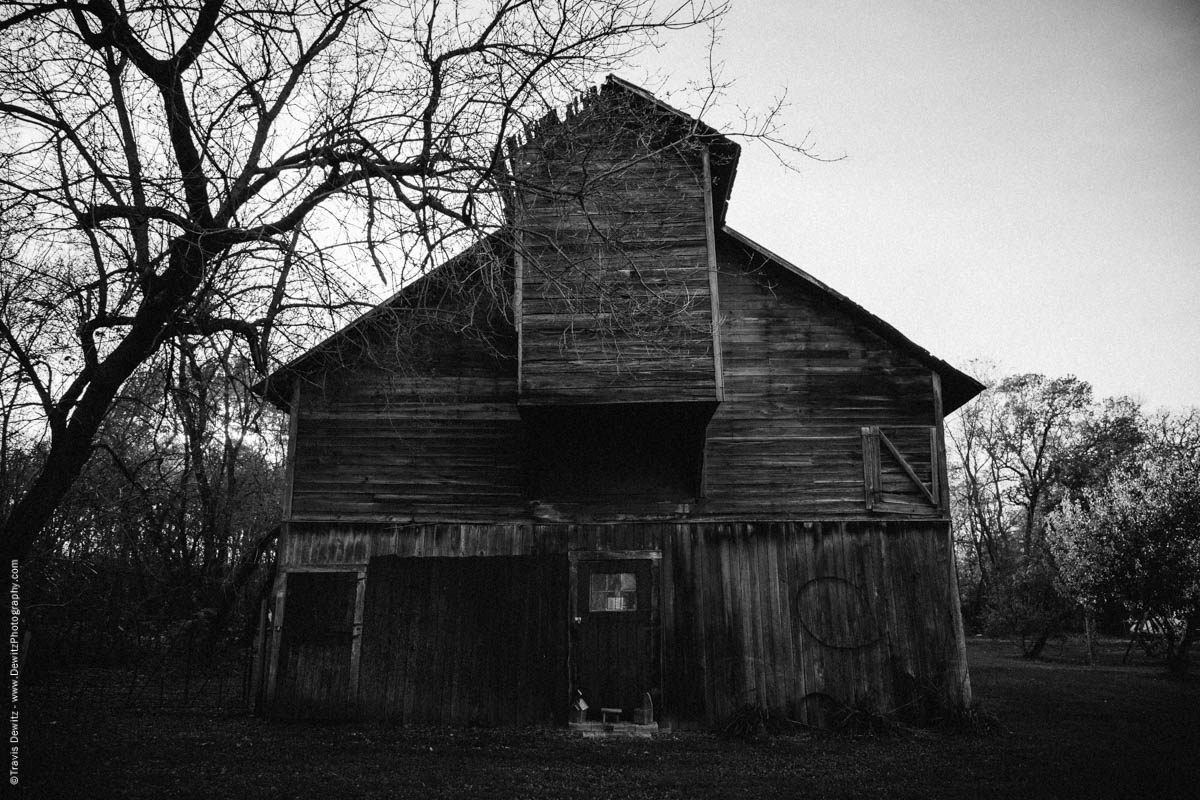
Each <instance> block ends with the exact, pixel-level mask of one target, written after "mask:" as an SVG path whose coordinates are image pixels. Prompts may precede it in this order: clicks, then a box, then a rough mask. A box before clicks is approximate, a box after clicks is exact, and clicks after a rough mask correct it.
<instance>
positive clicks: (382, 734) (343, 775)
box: [21, 639, 1200, 800]
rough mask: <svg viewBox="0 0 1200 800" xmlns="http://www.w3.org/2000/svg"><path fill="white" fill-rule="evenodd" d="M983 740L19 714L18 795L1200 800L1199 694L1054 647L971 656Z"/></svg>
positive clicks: (1106, 650) (1109, 655)
mask: <svg viewBox="0 0 1200 800" xmlns="http://www.w3.org/2000/svg"><path fill="white" fill-rule="evenodd" d="M968 651H969V655H970V660H971V677H972V682H973V685H974V688H975V693H976V695H977V697H978V698H979V699H980V700H981V702H982V703H983V706H984V707H985V709H986V710H987V711H989V712H990V713H991V714H993V715H995V717H997V718H998V720H999V726H998V729H997V730H996V731H995V732H993V733H990V734H986V735H981V734H980V733H977V732H976V733H972V732H963V731H952V730H903V731H900V732H897V733H893V734H890V735H887V736H875V737H862V736H860V737H851V736H848V735H845V734H834V733H824V732H807V733H804V734H800V735H796V736H787V737H775V738H771V739H768V740H766V741H763V742H759V743H749V742H742V741H729V740H723V739H720V738H717V737H715V736H712V735H707V734H669V735H664V736H662V737H660V738H658V739H655V740H653V741H620V742H618V741H601V742H596V741H583V740H580V739H573V738H571V737H569V736H568V735H567V734H565V733H564V732H560V731H555V730H546V729H519V730H474V729H414V728H394V727H384V726H379V725H374V724H338V725H314V724H299V723H290V724H283V723H275V722H270V721H266V720H262V719H257V718H254V717H249V716H244V715H232V716H231V715H218V716H213V715H188V714H180V713H147V712H144V711H143V712H139V713H135V712H128V711H99V710H96V711H87V710H80V709H64V708H57V709H54V708H51V707H45V708H29V709H27V710H26V711H25V712H24V718H25V720H26V721H27V724H26V726H25V727H24V731H25V734H24V741H23V742H22V745H21V750H22V756H23V759H22V764H21V766H22V770H21V774H22V788H24V789H25V790H26V792H25V793H26V795H27V796H31V797H39V798H60V797H61V798H74V797H79V798H108V797H114V798H115V797H132V798H201V797H203V798H239V797H260V798H264V800H265V799H266V798H343V797H344V798H357V797H364V798H384V797H387V798H450V797H455V798H457V797H465V798H473V797H478V798H496V799H497V800H500V799H502V798H793V797H794V798H801V797H804V798H808V797H811V798H851V797H889V798H890V797H895V798H922V800H929V799H931V798H957V797H971V798H988V797H1004V798H1074V797H1080V798H1089V799H1093V800H1094V799H1097V798H1143V797H1144V798H1161V799H1163V800H1166V799H1168V798H1179V800H1194V799H1195V798H1200V680H1198V679H1193V680H1192V681H1191V682H1187V683H1178V682H1172V681H1168V680H1166V679H1164V678H1163V677H1162V668H1161V666H1160V665H1158V664H1154V663H1151V662H1147V661H1145V660H1140V659H1137V658H1134V659H1131V662H1130V663H1129V664H1122V663H1121V656H1122V654H1123V652H1124V643H1123V642H1119V641H1116V640H1110V641H1107V642H1105V643H1104V647H1103V649H1102V652H1101V659H1100V661H1099V663H1098V665H1097V666H1088V665H1087V664H1086V663H1084V661H1083V658H1082V648H1081V647H1080V645H1079V644H1078V643H1077V642H1071V641H1068V642H1066V643H1064V644H1062V645H1060V646H1057V647H1056V646H1054V645H1052V646H1051V647H1050V648H1048V652H1047V653H1046V656H1047V657H1046V658H1045V659H1044V660H1042V661H1038V662H1027V661H1024V660H1022V659H1020V658H1019V657H1017V656H1016V652H1017V650H1016V647H1015V646H1014V645H1012V644H1010V643H1006V642H1001V641H992V640H984V639H975V640H972V641H971V642H970V643H969V646H968Z"/></svg>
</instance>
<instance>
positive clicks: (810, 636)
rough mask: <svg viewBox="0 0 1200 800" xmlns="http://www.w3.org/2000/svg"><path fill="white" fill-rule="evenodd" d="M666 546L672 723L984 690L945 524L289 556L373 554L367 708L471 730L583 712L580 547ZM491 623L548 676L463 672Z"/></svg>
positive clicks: (671, 530) (518, 532)
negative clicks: (578, 668) (572, 652)
mask: <svg viewBox="0 0 1200 800" xmlns="http://www.w3.org/2000/svg"><path fill="white" fill-rule="evenodd" d="M653 549H657V550H661V552H662V567H661V571H660V575H661V594H660V609H659V611H660V615H659V617H660V630H661V635H662V639H661V649H662V659H663V665H662V667H663V686H662V687H661V690H662V703H663V704H662V707H661V709H660V719H661V721H663V722H665V723H667V724H669V725H672V726H677V727H704V726H710V725H713V724H718V723H720V722H721V721H722V720H723V719H726V718H727V717H728V716H729V715H730V714H732V713H734V712H735V711H737V710H738V709H739V708H741V706H742V705H745V704H749V705H754V706H758V707H762V708H768V709H772V710H774V711H778V712H780V713H784V714H787V715H789V716H790V717H791V718H794V719H800V720H804V721H808V722H811V723H814V724H820V723H822V722H824V721H826V718H825V716H824V715H827V714H828V713H829V712H830V711H832V710H834V709H839V708H844V707H856V706H857V707H863V708H871V709H872V710H876V711H894V710H897V709H900V708H902V707H905V706H908V705H911V704H912V703H913V702H914V701H921V702H924V701H926V700H941V701H947V702H964V701H965V700H967V699H969V696H970V689H969V685H968V683H967V673H966V664H965V660H964V657H963V654H962V651H961V638H960V637H961V633H960V629H959V628H958V627H957V625H956V624H955V620H954V618H953V608H954V604H955V602H956V598H954V597H953V596H952V594H951V592H952V583H951V579H950V576H951V569H952V567H951V560H950V550H949V536H948V531H947V525H946V523H944V522H936V521H934V522H916V521H913V522H899V521H896V522H869V521H859V522H851V521H847V522H811V523H795V522H784V523H680V524H627V525H584V526H571V525H538V526H525V525H519V526H507V527H492V526H482V525H478V526H468V525H464V526H454V525H440V526H397V528H396V530H394V531H392V532H391V533H390V534H381V532H380V531H378V530H377V529H376V528H374V527H373V526H341V527H339V528H336V529H326V530H324V531H320V530H315V529H314V530H307V531H306V530H305V529H304V526H298V528H297V529H296V530H294V531H293V535H292V536H291V538H290V539H289V543H288V551H287V552H286V553H285V554H283V557H284V558H285V559H286V561H287V563H288V564H289V565H290V568H291V569H293V570H304V569H306V568H320V569H329V568H333V567H336V566H337V565H338V564H343V565H345V567H346V568H347V569H348V570H349V569H358V568H361V567H362V566H363V565H365V564H370V566H369V567H368V580H367V589H366V591H367V600H366V610H365V612H364V620H363V640H362V657H361V663H362V666H361V668H360V669H361V673H360V676H359V687H360V688H359V693H358V703H359V705H358V708H359V712H358V713H360V714H361V715H363V716H381V717H385V718H390V719H397V720H406V721H426V722H429V721H440V722H460V723H470V722H473V721H475V722H478V721H483V720H506V719H515V720H516V721H530V719H526V717H525V716H522V715H523V714H525V715H529V714H532V716H533V717H536V718H537V719H538V720H539V721H540V720H543V719H545V717H546V714H548V713H549V711H547V708H548V706H547V699H546V698H547V697H548V696H549V694H548V692H549V693H550V694H553V695H557V696H560V697H562V698H563V701H562V704H561V705H560V707H559V708H558V709H554V711H555V713H561V712H563V711H565V707H566V699H565V691H563V690H562V688H561V686H562V683H561V681H560V682H559V683H558V684H556V688H554V689H552V690H551V689H549V688H548V687H549V683H548V681H550V678H549V677H548V676H549V674H550V673H549V672H548V671H547V670H550V672H552V671H553V667H552V666H549V665H551V664H553V663H560V662H561V659H560V657H559V655H557V654H559V653H561V652H562V651H563V650H564V649H565V647H566V643H565V637H566V634H565V623H566V619H567V611H566V608H567V602H568V597H567V591H568V589H567V567H566V556H565V554H566V553H567V552H569V551H571V550H588V551H596V550H608V551H621V550H653ZM501 554H508V555H509V556H510V557H509V558H504V557H496V556H500V555H501ZM514 554H523V555H524V556H525V558H524V559H521V558H518V559H513V558H511V555H514ZM556 554H557V555H556ZM422 555H423V556H427V557H428V558H405V559H403V560H404V562H406V564H411V563H412V562H416V561H421V562H427V567H426V568H425V569H414V568H412V567H411V566H405V569H406V570H408V572H406V573H404V575H406V576H407V577H405V578H404V580H405V581H408V582H407V583H400V582H398V581H399V580H400V576H401V572H400V571H398V570H399V569H400V567H399V566H397V563H398V562H399V559H392V560H390V561H389V559H388V558H387V557H388V556H410V557H411V556H422ZM480 555H485V556H492V557H490V558H479V557H478V556H480ZM454 561H457V562H459V563H460V564H461V565H462V566H461V567H455V566H454V565H453V564H449V563H447V562H454ZM522 562H523V563H524V566H522ZM389 570H390V571H389ZM522 570H524V572H522ZM530 570H532V571H530ZM518 573H521V575H524V577H523V578H522V579H521V580H516V579H515V578H513V576H515V575H518ZM534 573H536V580H533V579H531V576H534ZM518 585H519V586H524V587H525V588H524V589H520V590H518V591H515V593H514V591H513V590H512V588H511V587H513V586H518ZM535 586H536V587H540V588H533V587H535ZM454 587H457V589H456V588H454ZM506 587H508V588H506ZM504 592H508V594H509V600H507V601H506V600H504V599H503V598H499V599H498V597H497V595H498V594H503V593H504ZM389 603H390V604H397V603H399V604H402V605H404V604H407V605H406V607H407V608H408V613H407V616H406V615H403V614H398V613H396V612H395V611H394V610H393V609H391V606H389ZM531 608H536V609H537V610H535V611H531V610H529V609H531ZM505 609H508V610H509V611H511V612H512V613H505V611H504V610H505ZM555 615H558V616H557V621H556V619H555ZM414 620H415V621H414ZM485 628H486V629H488V630H493V629H494V630H497V631H503V632H505V637H507V638H509V639H511V640H512V641H514V642H525V643H526V644H527V645H529V646H530V647H533V648H535V649H537V650H538V651H539V652H542V653H543V654H550V655H549V656H548V658H549V660H546V658H543V659H540V660H539V659H531V660H530V661H529V663H525V662H524V661H522V660H521V659H520V658H519V657H516V656H514V657H513V658H511V659H509V661H508V662H506V663H508V664H509V666H511V667H512V670H510V671H513V670H515V671H524V672H526V673H528V674H529V675H535V676H540V677H537V678H535V679H530V680H527V681H526V682H524V683H521V682H520V681H517V680H516V679H513V680H512V681H509V683H512V688H511V690H510V691H509V692H507V693H506V694H504V695H503V696H502V697H498V698H495V699H493V700H486V699H485V696H486V694H487V692H486V691H485V689H486V687H492V686H494V685H497V684H496V681H497V680H500V678H498V677H497V676H498V675H500V674H501V673H504V674H505V675H507V674H508V673H507V672H505V671H504V670H503V669H501V668H500V667H499V666H497V667H495V668H494V669H488V668H480V667H478V666H475V667H472V666H471V665H470V664H469V663H463V664H458V661H459V660H460V659H466V661H467V662H470V661H472V660H478V659H479V658H480V657H482V656H483V651H477V650H476V649H472V648H477V647H482V648H483V649H484V650H485V651H486V650H487V649H488V645H487V643H486V642H487V641H490V640H487V639H486V637H483V638H482V639H481V636H482V634H481V633H480V632H481V631H484V629H485ZM438 631H441V632H442V633H441V634H438V633H437V632H438ZM472 642H474V643H475V644H472ZM481 642H482V643H481ZM493 644H495V642H493ZM522 646H524V645H522ZM489 652H490V651H489ZM411 659H415V660H411ZM455 664H458V666H454V665H455ZM412 665H419V666H412ZM562 669H563V673H562V677H561V680H565V664H564V666H563V668H562ZM455 670H458V671H457V672H456V671H455ZM513 674H515V672H513ZM388 676H391V677H390V678H389V677H388ZM505 680H507V679H505ZM289 685H291V684H289ZM296 685H306V684H305V683H304V681H303V680H300V681H299V683H297V684H296ZM289 702H296V699H295V698H294V697H293V698H292V699H291V700H290V701H289ZM514 704H516V705H514ZM518 705H519V706H520V708H523V709H525V711H519V710H517V708H518Z"/></svg>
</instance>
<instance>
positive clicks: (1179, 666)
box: [1167, 612, 1200, 680]
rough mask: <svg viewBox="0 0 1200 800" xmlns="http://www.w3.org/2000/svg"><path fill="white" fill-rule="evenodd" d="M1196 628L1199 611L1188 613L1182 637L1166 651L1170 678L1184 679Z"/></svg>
mask: <svg viewBox="0 0 1200 800" xmlns="http://www.w3.org/2000/svg"><path fill="white" fill-rule="evenodd" d="M1197 628H1200V612H1192V613H1191V614H1188V616H1187V620H1186V623H1185V626H1184V630H1183V638H1182V639H1180V640H1179V644H1178V645H1176V646H1175V647H1174V648H1173V649H1172V650H1171V651H1170V652H1168V653H1167V672H1168V673H1169V674H1170V676H1171V677H1172V678H1175V679H1177V680H1184V679H1185V678H1187V676H1188V670H1189V667H1190V666H1191V653H1190V651H1191V648H1192V642H1193V641H1195V639H1196V631H1197Z"/></svg>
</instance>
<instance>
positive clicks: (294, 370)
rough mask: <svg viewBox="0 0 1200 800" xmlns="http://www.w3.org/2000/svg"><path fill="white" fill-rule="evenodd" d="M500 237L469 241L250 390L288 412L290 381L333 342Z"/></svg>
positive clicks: (378, 315)
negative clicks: (460, 249) (458, 250)
mask: <svg viewBox="0 0 1200 800" xmlns="http://www.w3.org/2000/svg"><path fill="white" fill-rule="evenodd" d="M502 238H503V235H502V233H501V232H499V231H493V232H491V233H488V234H486V235H484V236H481V237H480V238H479V239H477V240H476V241H475V242H472V243H471V244H470V245H468V246H467V247H465V248H464V249H463V250H462V251H460V252H458V253H456V254H454V255H453V256H451V257H450V258H447V259H446V260H445V261H443V262H441V263H440V264H437V265H435V266H431V267H430V268H429V269H427V270H425V271H424V272H422V273H421V274H420V275H418V276H417V277H416V278H413V279H412V280H411V281H409V282H408V283H406V284H404V285H403V286H401V287H400V288H399V289H397V290H396V291H394V292H392V294H391V295H390V296H389V297H387V298H386V299H384V300H381V301H380V302H378V303H376V304H375V305H373V306H371V308H369V309H367V310H366V311H364V312H363V313H362V314H360V315H359V316H357V317H355V318H354V319H352V320H350V321H349V322H347V323H346V324H345V325H343V326H342V327H340V328H338V329H337V330H336V331H333V332H332V333H330V334H329V335H327V336H326V337H325V338H324V339H321V341H319V342H317V343H316V344H314V345H313V346H312V347H309V348H308V349H307V350H305V351H304V352H303V353H300V354H299V355H297V356H296V357H294V358H293V359H291V360H290V361H288V362H287V363H285V364H282V365H281V366H279V367H276V368H275V369H274V370H272V371H271V372H270V373H269V374H268V375H266V376H265V377H264V378H263V379H262V380H260V381H259V382H258V383H255V384H254V385H253V386H251V387H250V391H252V392H253V393H255V394H257V395H259V396H261V397H262V398H264V399H265V400H267V401H268V402H270V403H271V404H272V405H274V406H275V407H276V408H278V409H279V410H280V411H284V412H290V410H291V409H290V406H291V391H290V387H291V381H292V379H294V378H296V377H298V376H299V375H300V374H301V373H303V372H304V370H305V369H306V368H307V366H308V362H311V361H314V360H316V359H317V358H319V357H320V356H321V355H322V354H324V353H326V352H329V351H330V350H331V349H332V347H333V345H334V343H335V342H337V341H339V340H341V339H343V338H345V337H346V336H349V335H350V334H351V333H352V332H354V331H356V330H358V329H361V328H362V327H363V326H365V325H368V324H370V323H371V322H373V321H375V320H378V319H380V318H382V317H383V316H384V315H385V314H386V313H387V312H388V310H389V309H391V308H392V307H393V306H395V305H396V304H397V303H399V302H401V301H402V300H404V299H405V298H407V297H410V296H412V295H414V294H416V293H417V292H418V291H420V289H421V288H422V286H423V285H424V284H425V283H426V282H428V281H429V280H431V279H433V278H434V277H435V276H439V274H440V273H443V272H444V271H445V270H446V269H449V268H452V267H453V266H454V265H455V264H459V263H462V262H463V261H465V260H466V259H467V258H470V257H471V256H472V255H475V254H477V253H478V252H479V251H481V250H483V249H484V248H486V247H490V246H492V245H495V244H498V243H499V242H500V241H501V240H502Z"/></svg>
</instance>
